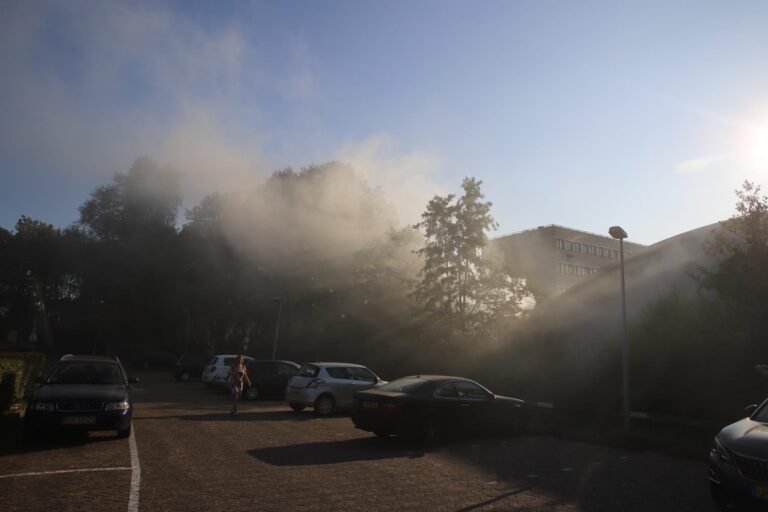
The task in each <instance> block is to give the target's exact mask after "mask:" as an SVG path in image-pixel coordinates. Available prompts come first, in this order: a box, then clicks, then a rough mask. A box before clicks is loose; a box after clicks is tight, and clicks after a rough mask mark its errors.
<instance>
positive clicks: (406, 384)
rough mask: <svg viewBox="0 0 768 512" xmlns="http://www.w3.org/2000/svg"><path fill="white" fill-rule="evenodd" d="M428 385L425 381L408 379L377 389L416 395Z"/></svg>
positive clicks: (398, 380)
mask: <svg viewBox="0 0 768 512" xmlns="http://www.w3.org/2000/svg"><path fill="white" fill-rule="evenodd" d="M426 384H427V381H426V380H424V379H407V378H406V379H397V380H393V381H392V382H389V383H387V384H384V385H383V386H381V387H380V388H377V389H382V390H385V391H393V392H395V393H416V392H418V391H419V390H420V389H421V388H422V387H424V386H425V385H426Z"/></svg>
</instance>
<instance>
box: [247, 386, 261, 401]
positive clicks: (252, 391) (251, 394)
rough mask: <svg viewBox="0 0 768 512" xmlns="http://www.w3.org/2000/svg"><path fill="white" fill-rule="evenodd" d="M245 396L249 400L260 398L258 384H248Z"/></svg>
mask: <svg viewBox="0 0 768 512" xmlns="http://www.w3.org/2000/svg"><path fill="white" fill-rule="evenodd" d="M245 398H247V399H248V400H256V399H257V398H259V388H257V387H256V386H248V389H246V390H245Z"/></svg>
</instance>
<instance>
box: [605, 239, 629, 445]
mask: <svg viewBox="0 0 768 512" xmlns="http://www.w3.org/2000/svg"><path fill="white" fill-rule="evenodd" d="M608 233H609V234H610V235H611V236H612V237H613V238H615V239H617V240H618V241H619V257H620V258H621V326H622V330H623V335H624V336H623V337H624V341H623V345H622V389H623V395H624V400H623V402H624V403H623V406H624V415H623V416H624V435H627V434H628V433H629V336H628V333H627V291H626V288H625V286H624V239H625V238H627V232H626V231H624V230H623V229H622V228H621V227H620V226H613V227H611V228H609V229H608Z"/></svg>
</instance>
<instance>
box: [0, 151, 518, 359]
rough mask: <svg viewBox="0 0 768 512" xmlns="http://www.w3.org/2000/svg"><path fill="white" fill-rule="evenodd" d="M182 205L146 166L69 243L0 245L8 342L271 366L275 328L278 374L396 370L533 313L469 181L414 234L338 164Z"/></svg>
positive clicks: (477, 187)
mask: <svg viewBox="0 0 768 512" xmlns="http://www.w3.org/2000/svg"><path fill="white" fill-rule="evenodd" d="M182 204H183V202H182V196H181V186H180V176H179V174H178V173H176V172H175V171H173V170H171V169H169V168H164V167H161V166H159V165H158V164H157V163H156V162H154V161H152V160H150V159H147V158H140V159H138V160H136V162H135V163H134V164H133V166H132V167H131V168H130V169H129V170H128V171H127V172H121V173H117V174H116V175H115V176H114V179H113V180H112V181H111V182H110V183H108V184H105V185H102V186H99V187H97V188H96V189H95V190H93V192H92V193H91V194H90V195H89V196H88V197H87V198H86V199H85V201H84V202H83V204H82V205H81V206H80V208H79V214H80V215H79V219H78V220H77V221H76V222H75V223H73V224H72V225H70V226H67V227H65V228H58V227H54V226H53V225H51V224H48V223H45V222H42V221H39V220H35V219H32V218H29V217H26V216H22V217H21V218H20V219H19V221H18V222H17V224H16V226H15V227H14V228H13V229H12V230H6V229H2V228H0V336H1V337H2V339H0V342H5V343H6V344H15V345H21V346H31V347H36V348H37V349H39V350H46V351H54V352H69V351H73V352H88V353H90V352H95V353H102V352H104V351H108V350H109V349H110V347H115V346H138V347H144V348H147V349H152V350H158V351H164V352H167V353H173V354H178V353H182V352H208V353H214V352H241V351H246V352H248V353H251V354H253V355H256V356H262V357H265V356H270V355H271V349H272V344H273V343H274V337H275V331H276V327H277V317H278V310H280V313H281V315H280V316H281V322H280V331H279V340H278V347H279V348H278V357H284V358H293V359H297V360H309V359H316V358H318V359H322V358H324V359H329V358H358V359H359V358H364V359H367V360H376V361H382V363H381V364H384V365H386V364H388V362H391V364H393V365H394V364H395V363H396V362H398V361H400V362H402V358H403V355H404V354H411V355H412V354H413V352H418V351H419V349H420V348H424V349H425V350H426V351H427V352H429V351H430V350H431V348H430V347H433V346H434V345H440V346H445V345H446V344H448V345H451V346H453V345H456V346H459V345H466V344H470V345H471V344H472V342H479V340H482V339H487V338H489V337H494V336H500V335H501V334H500V333H502V332H503V329H502V328H499V327H498V326H499V325H502V324H506V323H509V322H513V321H516V320H517V319H519V318H521V317H523V316H524V315H525V312H526V309H525V307H524V306H523V304H524V301H525V298H526V296H528V292H527V290H526V288H525V284H524V281H523V280H521V279H516V278H514V277H513V276H510V275H508V274H506V273H504V272H503V270H502V269H498V268H494V267H492V266H491V264H490V262H487V261H486V260H484V259H483V257H482V250H483V247H484V246H485V244H486V243H487V234H488V232H489V231H490V230H492V229H494V227H495V225H496V224H495V221H494V220H493V217H492V215H491V203H490V202H488V201H485V199H484V196H483V194H482V192H481V182H480V181H478V180H476V179H474V178H467V179H465V180H464V182H463V183H462V193H461V195H460V196H458V197H457V196H455V195H453V194H451V195H447V196H435V197H434V198H433V199H432V200H431V201H430V202H429V204H428V205H426V207H425V211H424V213H423V215H422V220H421V222H419V223H418V224H416V225H415V226H403V225H401V224H400V223H399V222H398V219H397V215H396V212H395V211H394V210H393V208H392V207H391V206H390V205H389V203H388V202H387V198H386V197H384V196H383V195H382V193H381V192H380V191H379V190H377V189H374V188H371V187H370V186H369V185H368V184H367V183H366V182H365V180H364V179H363V178H362V177H361V176H360V175H359V174H357V173H356V172H355V171H354V169H352V168H351V167H349V166H347V165H344V164H342V163H338V162H329V163H325V164H320V165H312V166H309V167H306V168H302V169H300V170H298V171H295V170H293V169H291V168H288V169H283V170H279V171H276V172H274V173H273V174H272V175H271V176H270V177H269V178H268V179H266V180H265V181H264V182H263V183H262V184H260V185H258V186H256V187H253V188H251V189H248V190H242V191H237V192H234V193H228V194H222V193H214V194H211V195H208V196H206V197H205V198H203V199H202V200H201V201H200V202H199V203H198V204H197V205H195V206H193V207H191V208H189V209H187V210H182ZM494 326H495V327H494ZM246 338H247V341H246ZM246 343H247V345H246ZM246 346H247V349H246V348H244V347H246ZM425 353H426V352H425Z"/></svg>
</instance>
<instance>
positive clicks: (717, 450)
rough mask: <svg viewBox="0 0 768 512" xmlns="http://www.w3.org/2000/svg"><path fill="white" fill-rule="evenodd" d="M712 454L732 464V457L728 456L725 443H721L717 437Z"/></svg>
mask: <svg viewBox="0 0 768 512" xmlns="http://www.w3.org/2000/svg"><path fill="white" fill-rule="evenodd" d="M712 452H713V453H714V454H715V455H717V456H718V457H719V458H720V460H721V461H723V462H727V463H728V464H731V456H730V455H729V454H728V450H726V449H725V447H724V446H723V443H721V442H720V439H718V438H717V437H716V438H715V440H714V444H713V446H712Z"/></svg>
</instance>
